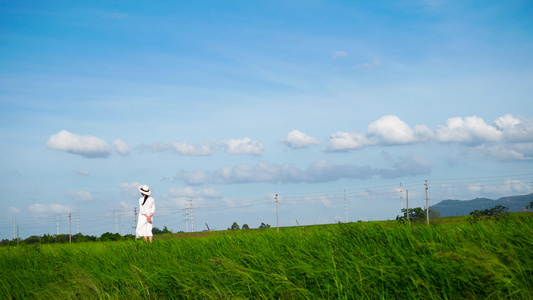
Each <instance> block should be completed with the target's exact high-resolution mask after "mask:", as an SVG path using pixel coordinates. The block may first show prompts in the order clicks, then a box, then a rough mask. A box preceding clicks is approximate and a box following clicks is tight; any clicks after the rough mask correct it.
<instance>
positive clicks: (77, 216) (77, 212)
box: [76, 209, 80, 233]
mask: <svg viewBox="0 0 533 300" xmlns="http://www.w3.org/2000/svg"><path fill="white" fill-rule="evenodd" d="M76 233H80V210H79V209H76Z"/></svg>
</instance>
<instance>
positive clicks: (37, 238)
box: [23, 235, 41, 245]
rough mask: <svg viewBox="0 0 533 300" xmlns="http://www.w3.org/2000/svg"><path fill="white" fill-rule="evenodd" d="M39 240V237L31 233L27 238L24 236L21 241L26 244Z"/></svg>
mask: <svg viewBox="0 0 533 300" xmlns="http://www.w3.org/2000/svg"><path fill="white" fill-rule="evenodd" d="M39 242H41V237H40V236H38V235H32V236H30V237H29V238H26V239H25V240H24V241H23V243H24V244H26V245H30V244H35V243H39Z"/></svg>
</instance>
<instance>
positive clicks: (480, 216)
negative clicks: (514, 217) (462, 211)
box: [468, 205, 509, 223]
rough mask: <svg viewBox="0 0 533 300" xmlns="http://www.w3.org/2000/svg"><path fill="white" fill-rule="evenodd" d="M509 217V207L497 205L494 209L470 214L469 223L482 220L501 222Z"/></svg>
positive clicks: (475, 211)
mask: <svg viewBox="0 0 533 300" xmlns="http://www.w3.org/2000/svg"><path fill="white" fill-rule="evenodd" d="M508 217H509V207H506V206H503V205H496V206H494V207H492V208H487V209H485V210H477V209H476V210H474V211H472V212H470V217H468V221H469V222H470V223H475V222H477V221H482V220H494V221H499V220H503V219H507V218H508Z"/></svg>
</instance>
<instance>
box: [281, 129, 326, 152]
mask: <svg viewBox="0 0 533 300" xmlns="http://www.w3.org/2000/svg"><path fill="white" fill-rule="evenodd" d="M279 141H280V142H281V143H282V144H284V145H286V146H287V147H289V148H293V149H298V148H307V147H309V146H312V145H318V144H320V141H319V140H317V139H315V138H314V137H311V136H308V135H307V134H305V133H303V132H301V131H299V130H293V131H291V132H289V133H288V134H287V136H286V137H285V138H283V139H280V140H279Z"/></svg>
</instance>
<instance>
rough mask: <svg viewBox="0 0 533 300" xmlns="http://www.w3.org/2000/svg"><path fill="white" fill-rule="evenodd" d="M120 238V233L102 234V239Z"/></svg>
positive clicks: (113, 239) (103, 240)
mask: <svg viewBox="0 0 533 300" xmlns="http://www.w3.org/2000/svg"><path fill="white" fill-rule="evenodd" d="M119 240H120V234H118V233H111V232H106V233H104V234H102V235H101V236H100V241H102V242H105V241H119Z"/></svg>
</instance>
